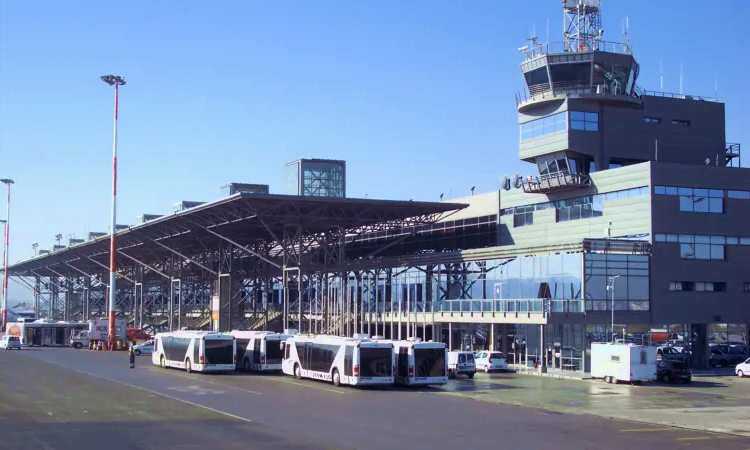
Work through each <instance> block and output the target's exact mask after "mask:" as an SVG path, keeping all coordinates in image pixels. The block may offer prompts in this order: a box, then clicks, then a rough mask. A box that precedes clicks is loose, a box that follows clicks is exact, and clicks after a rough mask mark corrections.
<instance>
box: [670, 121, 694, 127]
mask: <svg viewBox="0 0 750 450" xmlns="http://www.w3.org/2000/svg"><path fill="white" fill-rule="evenodd" d="M672 125H679V126H681V127H689V126H690V121H689V120H673V121H672Z"/></svg>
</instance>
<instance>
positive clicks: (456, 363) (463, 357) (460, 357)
mask: <svg viewBox="0 0 750 450" xmlns="http://www.w3.org/2000/svg"><path fill="white" fill-rule="evenodd" d="M476 372H477V366H476V363H475V362H474V354H473V353H472V352H450V353H448V378H456V375H466V376H468V377H469V378H474V374H475V373H476Z"/></svg>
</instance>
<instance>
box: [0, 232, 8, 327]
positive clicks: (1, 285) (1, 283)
mask: <svg viewBox="0 0 750 450" xmlns="http://www.w3.org/2000/svg"><path fill="white" fill-rule="evenodd" d="M0 223H1V224H3V259H2V261H3V264H5V235H6V232H7V231H8V230H6V229H5V225H6V224H7V223H8V221H7V220H5V219H0ZM3 269H4V270H3V277H5V272H6V270H7V267H3ZM0 291H2V294H0V306H2V304H1V303H2V301H3V298H4V297H5V278H2V279H0ZM0 320H2V317H1V316H0ZM0 326H2V324H0Z"/></svg>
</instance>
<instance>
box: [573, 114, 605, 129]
mask: <svg viewBox="0 0 750 450" xmlns="http://www.w3.org/2000/svg"><path fill="white" fill-rule="evenodd" d="M570 129H571V130H583V131H599V113H592V112H581V111H570Z"/></svg>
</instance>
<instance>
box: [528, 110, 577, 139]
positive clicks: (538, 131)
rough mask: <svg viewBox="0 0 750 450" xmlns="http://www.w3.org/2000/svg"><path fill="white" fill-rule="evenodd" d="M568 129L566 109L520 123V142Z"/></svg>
mask: <svg viewBox="0 0 750 450" xmlns="http://www.w3.org/2000/svg"><path fill="white" fill-rule="evenodd" d="M567 129H568V113H567V112H566V111H563V112H559V113H557V114H552V115H549V116H546V117H541V118H539V119H535V120H532V121H530V122H526V123H523V124H521V142H524V141H529V140H531V139H536V138H540V137H542V136H547V135H549V134H553V133H557V132H560V131H565V130H567Z"/></svg>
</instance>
